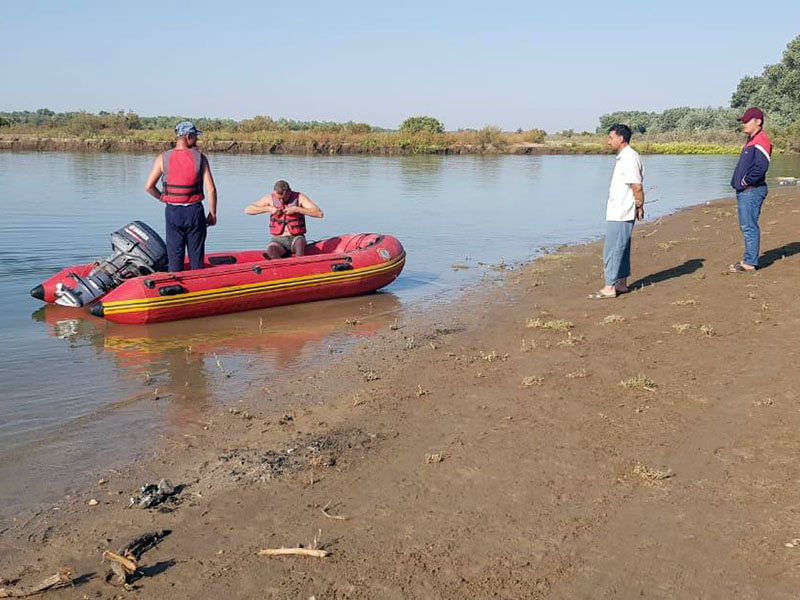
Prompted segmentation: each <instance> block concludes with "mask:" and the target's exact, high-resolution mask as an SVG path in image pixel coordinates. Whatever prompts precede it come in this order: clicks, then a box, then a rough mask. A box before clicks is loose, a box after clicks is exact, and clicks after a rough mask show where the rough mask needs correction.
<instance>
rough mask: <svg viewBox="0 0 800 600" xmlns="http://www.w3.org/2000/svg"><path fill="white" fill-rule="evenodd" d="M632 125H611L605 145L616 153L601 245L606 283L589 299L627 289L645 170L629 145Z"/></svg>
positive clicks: (619, 292)
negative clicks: (633, 236) (603, 241)
mask: <svg viewBox="0 0 800 600" xmlns="http://www.w3.org/2000/svg"><path fill="white" fill-rule="evenodd" d="M630 141H631V128H630V127H628V126H627V125H613V126H612V127H611V129H610V130H609V132H608V142H607V143H608V145H609V147H610V148H611V149H612V150H614V151H615V152H616V153H617V162H616V165H615V166H614V174H613V175H612V176H611V187H610V188H609V190H608V204H607V206H606V241H605V245H604V247H603V275H604V277H605V282H606V284H605V286H604V287H603V288H602V289H600V290H599V291H597V292H595V293H594V294H591V295H590V296H589V298H591V299H597V300H600V299H605V298H616V297H617V296H618V295H619V294H624V293H625V292H627V291H628V277H629V276H630V274H631V234H632V233H633V224H634V223H635V222H636V219H640V220H641V219H644V188H643V187H642V183H643V181H644V173H643V168H642V161H641V159H640V158H639V154H638V153H637V152H636V150H634V149H633V148H631V147H630V145H629V143H630Z"/></svg>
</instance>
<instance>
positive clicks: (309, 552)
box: [258, 548, 331, 558]
mask: <svg viewBox="0 0 800 600" xmlns="http://www.w3.org/2000/svg"><path fill="white" fill-rule="evenodd" d="M258 555H259V556H313V557H314V558H325V557H326V556H330V555H331V553H330V552H328V551H327V550H315V549H313V548H265V549H264V550H259V551H258Z"/></svg>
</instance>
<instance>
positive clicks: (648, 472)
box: [633, 462, 675, 483]
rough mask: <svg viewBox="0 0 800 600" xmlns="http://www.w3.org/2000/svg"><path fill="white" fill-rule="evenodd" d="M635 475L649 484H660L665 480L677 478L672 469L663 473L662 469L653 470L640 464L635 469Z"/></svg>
mask: <svg viewBox="0 0 800 600" xmlns="http://www.w3.org/2000/svg"><path fill="white" fill-rule="evenodd" d="M633 474H634V475H636V476H637V477H640V478H642V479H644V480H645V481H647V482H649V483H658V482H661V481H664V480H665V479H669V478H670V477H675V473H674V472H673V471H672V469H666V470H664V471H662V470H660V469H653V468H652V467H648V466H647V465H643V464H642V463H640V462H637V463H636V466H635V467H633Z"/></svg>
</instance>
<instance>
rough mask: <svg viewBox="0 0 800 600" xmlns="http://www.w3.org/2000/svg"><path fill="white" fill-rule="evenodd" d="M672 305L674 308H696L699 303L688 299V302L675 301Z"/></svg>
mask: <svg viewBox="0 0 800 600" xmlns="http://www.w3.org/2000/svg"><path fill="white" fill-rule="evenodd" d="M672 304H674V305H675V306H697V305H698V304H700V303H699V302H698V301H697V300H694V299H692V298H690V299H689V300H676V301H675V302H673V303H672Z"/></svg>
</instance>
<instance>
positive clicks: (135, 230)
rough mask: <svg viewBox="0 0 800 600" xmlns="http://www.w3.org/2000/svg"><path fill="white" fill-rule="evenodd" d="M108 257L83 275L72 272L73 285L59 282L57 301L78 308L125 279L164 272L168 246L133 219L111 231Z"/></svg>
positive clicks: (145, 226) (142, 224)
mask: <svg viewBox="0 0 800 600" xmlns="http://www.w3.org/2000/svg"><path fill="white" fill-rule="evenodd" d="M111 249H112V250H113V251H114V252H113V254H111V256H109V257H108V258H105V259H103V260H101V261H99V262H98V263H97V264H96V265H95V266H94V268H93V269H92V270H91V272H90V273H89V274H88V275H87V276H85V277H80V276H78V275H74V274H73V275H72V279H74V280H75V285H74V286H72V287H69V286H66V285H64V284H61V283H60V284H58V286H57V287H56V291H55V295H56V304H60V305H62V306H72V307H81V306H86V305H88V304H91V303H92V302H94V301H95V300H97V299H98V298H100V297H102V296H105V295H106V294H107V293H108V292H110V291H111V290H113V289H114V288H115V287H117V286H118V285H119V284H121V283H122V282H123V281H125V280H126V279H131V278H133V277H139V276H141V275H150V274H152V273H156V272H158V271H163V270H164V268H165V267H166V265H167V246H166V244H165V243H164V240H162V239H161V236H160V235H158V233H156V232H155V231H154V230H153V229H152V228H150V227H149V226H148V225H147V224H145V223H143V222H142V221H134V222H133V223H130V224H129V225H126V226H125V227H123V228H122V229H119V230H118V231H115V232H114V233H112V234H111Z"/></svg>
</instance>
